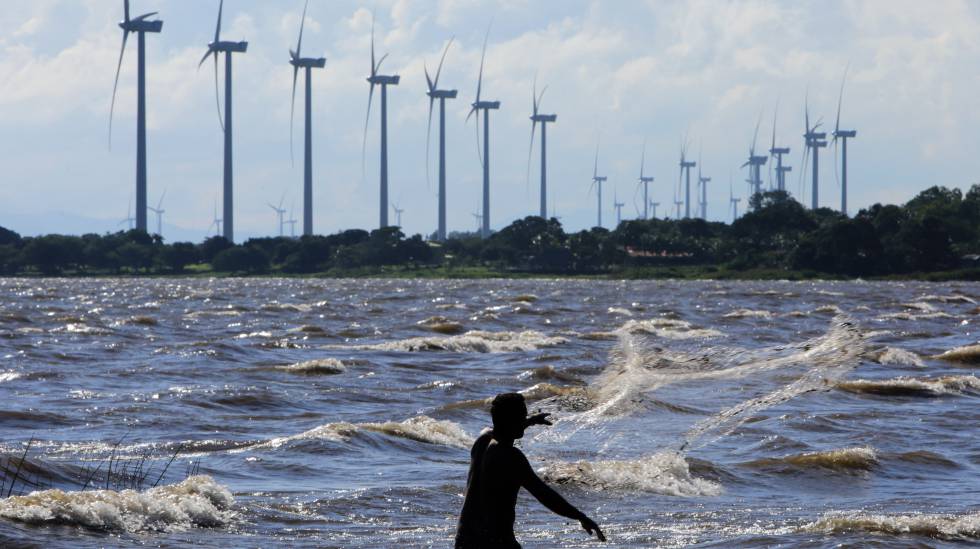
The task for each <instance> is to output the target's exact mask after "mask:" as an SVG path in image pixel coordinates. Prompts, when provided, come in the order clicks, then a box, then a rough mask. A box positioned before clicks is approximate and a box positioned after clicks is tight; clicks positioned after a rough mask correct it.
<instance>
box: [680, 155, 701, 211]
mask: <svg viewBox="0 0 980 549" xmlns="http://www.w3.org/2000/svg"><path fill="white" fill-rule="evenodd" d="M686 157H687V143H686V142H685V143H684V146H683V147H681V163H680V166H681V176H684V175H685V174H686V175H687V181H686V183H685V186H684V217H685V218H688V219H690V217H691V168H693V167H695V166H697V165H698V163H697V162H689V161H688V160H687V158H686ZM679 217H680V214H678V218H679Z"/></svg>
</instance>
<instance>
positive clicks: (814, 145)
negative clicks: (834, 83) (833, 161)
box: [803, 101, 856, 210]
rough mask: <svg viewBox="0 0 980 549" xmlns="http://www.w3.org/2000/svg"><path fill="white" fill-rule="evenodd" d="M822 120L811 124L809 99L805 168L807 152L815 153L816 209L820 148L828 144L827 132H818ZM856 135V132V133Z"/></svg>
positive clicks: (814, 203) (818, 204)
mask: <svg viewBox="0 0 980 549" xmlns="http://www.w3.org/2000/svg"><path fill="white" fill-rule="evenodd" d="M819 128H820V121H819V120H818V121H817V123H816V124H814V125H813V126H810V105H809V101H807V102H806V103H805V106H804V129H805V132H804V133H803V139H804V143H805V145H806V149H805V150H804V151H803V170H804V172H805V171H806V160H807V153H812V154H813V176H812V180H813V181H812V184H813V192H812V196H811V201H812V202H811V204H812V206H811V207H812V208H813V209H814V210H816V209H817V208H819V207H820V149H822V148H824V147H826V146H827V133H826V132H818V131H817V130H818V129H819ZM855 135H856V134H855Z"/></svg>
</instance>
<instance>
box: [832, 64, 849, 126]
mask: <svg viewBox="0 0 980 549" xmlns="http://www.w3.org/2000/svg"><path fill="white" fill-rule="evenodd" d="M850 68H851V66H850V63H848V65H847V66H846V67H844V76H843V77H842V78H841V80H840V95H839V96H838V97H837V122H835V123H834V140H836V139H837V131H838V130H840V106H841V103H843V102H844V84H845V83H846V82H847V71H848V69H850Z"/></svg>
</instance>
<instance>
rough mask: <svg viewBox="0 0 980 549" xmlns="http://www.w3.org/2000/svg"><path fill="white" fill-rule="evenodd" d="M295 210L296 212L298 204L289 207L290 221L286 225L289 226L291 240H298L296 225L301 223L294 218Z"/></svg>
mask: <svg viewBox="0 0 980 549" xmlns="http://www.w3.org/2000/svg"><path fill="white" fill-rule="evenodd" d="M295 210H296V204H295V203H293V205H292V206H290V207H289V219H287V220H286V224H287V225H289V237H290V238H296V224H297V223H299V221H298V220H297V219H296V218H295V217H293V212H294V211H295Z"/></svg>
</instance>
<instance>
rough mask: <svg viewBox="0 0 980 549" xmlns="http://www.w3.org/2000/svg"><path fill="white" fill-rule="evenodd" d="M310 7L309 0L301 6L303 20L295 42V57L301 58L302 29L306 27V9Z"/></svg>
mask: <svg viewBox="0 0 980 549" xmlns="http://www.w3.org/2000/svg"><path fill="white" fill-rule="evenodd" d="M308 7H310V0H306V3H305V4H303V18H302V19H301V20H300V23H299V40H298V41H297V42H296V57H297V58H299V57H302V52H303V27H305V26H306V8H308Z"/></svg>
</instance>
